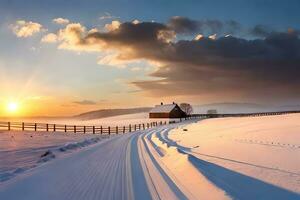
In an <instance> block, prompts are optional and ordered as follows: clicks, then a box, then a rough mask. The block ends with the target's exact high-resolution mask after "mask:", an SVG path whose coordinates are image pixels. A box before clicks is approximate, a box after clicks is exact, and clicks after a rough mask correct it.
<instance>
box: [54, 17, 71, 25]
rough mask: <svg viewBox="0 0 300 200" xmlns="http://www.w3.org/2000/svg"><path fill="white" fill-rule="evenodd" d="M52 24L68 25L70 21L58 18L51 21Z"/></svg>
mask: <svg viewBox="0 0 300 200" xmlns="http://www.w3.org/2000/svg"><path fill="white" fill-rule="evenodd" d="M53 22H54V23H56V24H68V23H70V20H68V19H65V18H61V17H59V18H55V19H53Z"/></svg>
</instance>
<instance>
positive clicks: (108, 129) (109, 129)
mask: <svg viewBox="0 0 300 200" xmlns="http://www.w3.org/2000/svg"><path fill="white" fill-rule="evenodd" d="M108 135H110V126H109V127H108Z"/></svg>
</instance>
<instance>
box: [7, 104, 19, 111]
mask: <svg viewBox="0 0 300 200" xmlns="http://www.w3.org/2000/svg"><path fill="white" fill-rule="evenodd" d="M18 108H19V104H18V103H17V102H9V103H8V104H7V110H8V111H9V112H11V113H15V112H17V111H18Z"/></svg>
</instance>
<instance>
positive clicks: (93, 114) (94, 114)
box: [74, 107, 151, 120]
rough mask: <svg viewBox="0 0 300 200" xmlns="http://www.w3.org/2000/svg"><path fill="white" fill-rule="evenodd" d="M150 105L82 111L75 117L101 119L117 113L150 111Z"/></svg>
mask: <svg viewBox="0 0 300 200" xmlns="http://www.w3.org/2000/svg"><path fill="white" fill-rule="evenodd" d="M150 109H151V108H150V107H141V108H124V109H102V110H95V111H90V112H86V113H81V114H79V115H75V116H74V118H76V119H80V120H91V119H99V118H104V117H113V116H117V115H127V114H135V113H142V112H149V111H150Z"/></svg>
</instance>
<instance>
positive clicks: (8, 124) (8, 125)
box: [7, 122, 10, 131]
mask: <svg viewBox="0 0 300 200" xmlns="http://www.w3.org/2000/svg"><path fill="white" fill-rule="evenodd" d="M7 129H8V130H9V131H10V122H7Z"/></svg>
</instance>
